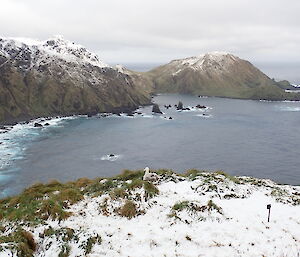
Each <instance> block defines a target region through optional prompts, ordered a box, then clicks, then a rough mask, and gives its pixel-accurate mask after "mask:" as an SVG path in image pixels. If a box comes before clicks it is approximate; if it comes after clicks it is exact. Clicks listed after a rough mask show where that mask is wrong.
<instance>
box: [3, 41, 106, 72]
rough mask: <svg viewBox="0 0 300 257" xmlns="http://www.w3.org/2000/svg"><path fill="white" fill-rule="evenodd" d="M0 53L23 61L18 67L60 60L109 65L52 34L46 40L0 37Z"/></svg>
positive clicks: (78, 46) (33, 66)
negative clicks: (51, 36)
mask: <svg viewBox="0 0 300 257" xmlns="http://www.w3.org/2000/svg"><path fill="white" fill-rule="evenodd" d="M0 53H2V54H3V55H4V56H5V57H7V58H10V59H14V60H19V61H22V62H23V65H22V66H21V67H20V68H24V69H25V70H26V69H32V68H36V67H38V66H39V65H44V64H47V63H51V62H52V61H54V60H55V61H56V60H61V61H65V62H66V63H72V62H73V63H76V64H81V65H93V66H97V67H100V68H104V67H109V66H108V65H107V64H106V63H104V62H103V61H101V60H99V57H98V56H97V55H96V54H94V53H92V52H90V51H88V50H87V49H86V48H85V47H83V46H81V45H78V44H75V43H73V42H71V41H69V40H65V39H64V38H63V37H62V36H54V37H53V38H50V39H48V40H46V41H37V40H31V39H26V38H0Z"/></svg>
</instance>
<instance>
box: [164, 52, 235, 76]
mask: <svg viewBox="0 0 300 257" xmlns="http://www.w3.org/2000/svg"><path fill="white" fill-rule="evenodd" d="M238 60H239V58H238V57H236V56H234V55H232V54H229V53H226V52H211V53H206V54H201V55H199V56H193V57H188V58H184V59H179V60H174V61H172V62H171V63H170V65H172V66H173V67H174V69H177V71H176V72H177V73H178V72H180V70H182V69H185V68H190V69H193V70H208V69H211V70H216V72H218V71H220V72H222V71H225V70H226V69H227V68H229V67H230V66H231V65H233V64H234V63H235V62H237V61H238ZM216 66H218V67H217V68H218V69H216Z"/></svg>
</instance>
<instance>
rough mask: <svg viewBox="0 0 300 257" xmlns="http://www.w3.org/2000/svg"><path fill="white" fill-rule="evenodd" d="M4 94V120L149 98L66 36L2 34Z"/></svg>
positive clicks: (0, 82)
mask: <svg viewBox="0 0 300 257" xmlns="http://www.w3.org/2000/svg"><path fill="white" fill-rule="evenodd" d="M0 95H1V101H0V123H5V122H6V123H10V122H14V121H19V120H26V119H28V118H34V117H39V116H53V115H71V114H86V113H97V112H104V111H112V110H114V109H119V110H121V109H133V108H136V107H137V106H139V105H141V104H145V103H149V95H148V94H147V93H146V92H144V91H143V90H142V89H140V88H139V87H137V86H136V85H135V84H134V82H133V80H132V79H131V78H130V76H129V75H128V74H125V73H122V72H119V71H117V70H116V69H114V68H112V67H110V66H109V65H107V64H106V63H104V62H103V61H101V60H100V58H99V57H98V56H97V55H96V54H94V53H92V52H90V51H89V50H87V49H86V48H85V47H83V46H81V45H78V44H75V43H73V42H71V41H68V40H65V39H64V38H63V37H61V36H56V37H54V38H50V39H48V40H45V41H37V40H32V39H24V38H0Z"/></svg>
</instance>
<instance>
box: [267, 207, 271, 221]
mask: <svg viewBox="0 0 300 257" xmlns="http://www.w3.org/2000/svg"><path fill="white" fill-rule="evenodd" d="M267 209H268V210H269V214H268V222H270V212H271V204H268V205H267Z"/></svg>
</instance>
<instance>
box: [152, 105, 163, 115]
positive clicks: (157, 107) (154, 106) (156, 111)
mask: <svg viewBox="0 0 300 257" xmlns="http://www.w3.org/2000/svg"><path fill="white" fill-rule="evenodd" d="M152 112H154V113H159V114H162V111H161V110H160V109H159V106H158V104H153V108H152Z"/></svg>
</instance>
